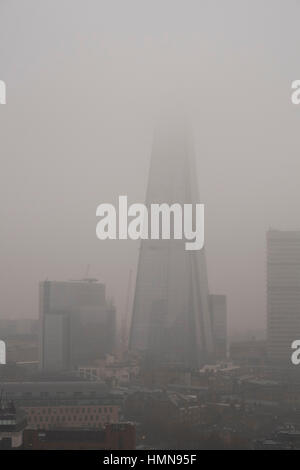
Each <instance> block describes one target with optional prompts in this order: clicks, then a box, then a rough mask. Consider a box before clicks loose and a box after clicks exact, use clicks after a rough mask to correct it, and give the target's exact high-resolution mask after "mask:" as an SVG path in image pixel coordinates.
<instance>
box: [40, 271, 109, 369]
mask: <svg viewBox="0 0 300 470" xmlns="http://www.w3.org/2000/svg"><path fill="white" fill-rule="evenodd" d="M115 328H116V312H115V309H114V307H113V306H112V305H111V304H109V303H108V301H107V299H106V294H105V285H104V284H100V283H98V282H97V281H96V280H94V279H86V280H81V281H70V282H55V281H53V282H52V281H51V282H50V281H45V282H42V283H40V335H39V360H40V367H41V369H43V370H45V371H62V370H69V369H73V368H75V367H77V366H78V364H82V363H89V362H91V361H93V360H95V359H99V358H100V357H103V356H104V355H105V354H107V353H111V352H113V351H114V346H115Z"/></svg>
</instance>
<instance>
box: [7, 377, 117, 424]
mask: <svg viewBox="0 0 300 470" xmlns="http://www.w3.org/2000/svg"><path fill="white" fill-rule="evenodd" d="M2 389H3V391H4V392H5V393H6V394H7V395H8V396H9V397H12V398H13V400H14V403H15V404H16V406H17V407H18V409H19V410H20V411H22V412H23V413H25V415H26V419H27V426H26V428H27V429H36V430H39V429H43V430H46V429H49V430H51V429H82V428H90V429H92V428H97V429H99V428H103V427H104V426H105V425H106V424H108V423H118V422H119V420H120V404H121V401H122V397H119V396H118V395H116V394H114V393H111V392H110V391H109V389H108V388H107V387H106V386H105V384H103V383H99V382H97V383H96V382H79V381H78V382H77V381H74V382H63V381H62V382H2Z"/></svg>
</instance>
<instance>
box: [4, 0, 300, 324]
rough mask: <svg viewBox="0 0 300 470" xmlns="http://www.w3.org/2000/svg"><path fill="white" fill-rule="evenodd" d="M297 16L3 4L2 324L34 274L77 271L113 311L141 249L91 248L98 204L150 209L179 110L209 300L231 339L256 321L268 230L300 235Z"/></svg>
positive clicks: (12, 0)
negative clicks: (193, 162)
mask: <svg viewBox="0 0 300 470" xmlns="http://www.w3.org/2000/svg"><path fill="white" fill-rule="evenodd" d="M299 17H300V5H299V2H297V1H294V0H289V1H288V2H282V1H281V0H265V1H263V2H261V1H259V0H254V1H253V0H252V1H250V0H249V1H245V0H227V1H226V2H224V1H222V0H219V1H212V0H206V1H199V0H195V1H194V0H188V1H183V0H181V1H178V0H152V1H143V0H127V1H123V0H119V1H116V0H107V1H100V0H88V1H83V0H52V1H51V2H40V1H39V0H27V1H26V2H24V1H16V0H1V1H0V79H1V80H5V82H6V85H7V104H6V105H5V106H2V105H1V106H0V155H1V172H0V211H1V229H0V233H1V235H0V252H1V253H0V254H1V256H0V269H1V282H0V317H11V318H16V317H36V316H37V312H38V281H40V280H44V279H46V278H48V279H49V280H66V279H79V278H82V277H85V276H86V274H88V275H89V276H92V277H97V278H99V280H100V281H103V282H104V283H105V284H107V288H108V292H109V293H110V295H111V296H112V297H113V298H114V300H115V303H116V305H117V309H118V314H119V317H121V316H122V314H123V312H124V309H125V303H126V292H127V282H128V274H129V270H130V269H133V272H134V273H136V263H137V255H138V248H139V242H138V241H129V240H128V241H127V240H124V241H100V240H98V239H97V238H96V233H95V228H96V223H97V219H96V215H95V214H96V207H97V205H98V204H100V203H102V202H112V203H116V202H117V199H118V196H119V195H127V196H128V200H129V202H143V201H144V198H145V192H146V183H147V176H148V169H149V162H150V155H151V145H152V137H153V130H154V128H155V124H156V119H157V116H158V114H159V112H160V110H161V107H163V106H165V105H167V106H168V104H172V105H173V104H174V103H175V105H178V107H180V108H184V110H185V113H186V114H187V115H188V116H189V122H190V123H191V126H192V130H193V134H194V142H195V148H196V155H197V167H198V180H199V190H200V201H199V202H201V203H203V204H204V205H205V245H206V250H207V262H208V275H209V286H210V291H211V292H214V293H224V294H226V295H227V296H228V312H229V328H230V331H231V333H234V332H236V331H242V330H246V329H255V330H257V329H261V328H264V327H265V321H266V307H265V286H266V280H265V275H266V268H265V262H266V260H265V251H266V250H265V239H266V231H267V229H268V228H269V227H272V228H278V229H298V230H299V229H300V216H299V199H300V185H299V174H300V163H299V150H300V145H299V126H300V106H299V107H297V106H295V105H293V104H292V103H291V99H290V95H291V82H292V81H293V80H295V79H297V78H300V63H299V44H300V29H299ZM88 265H90V267H89V269H87V266H88ZM131 295H133V292H132V293H131Z"/></svg>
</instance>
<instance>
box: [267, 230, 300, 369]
mask: <svg viewBox="0 0 300 470" xmlns="http://www.w3.org/2000/svg"><path fill="white" fill-rule="evenodd" d="M267 325H268V327H267V342H268V358H269V360H270V361H271V362H272V363H276V364H277V365H282V366H285V367H286V366H290V365H291V352H292V350H291V344H292V342H293V341H294V340H295V339H300V231H297V232H295V231H278V230H270V231H268V233H267Z"/></svg>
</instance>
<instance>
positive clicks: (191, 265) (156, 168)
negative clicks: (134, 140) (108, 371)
mask: <svg viewBox="0 0 300 470" xmlns="http://www.w3.org/2000/svg"><path fill="white" fill-rule="evenodd" d="M199 202H200V201H199V197H198V189H197V180H196V171H195V162H194V152H193V148H192V146H191V140H190V138H189V136H188V131H187V129H186V126H185V125H184V124H182V123H181V122H180V120H176V122H175V123H174V122H172V124H170V123H169V122H166V121H164V122H163V123H162V124H161V125H160V127H159V129H158V130H157V131H156V132H155V136H154V143H153V150H152V157H151V164H150V171H149V179H148V188H147V195H146V205H147V206H148V207H149V206H150V204H153V203H161V204H162V203H167V204H170V205H171V204H173V203H179V204H181V205H183V204H196V203H199ZM130 349H132V350H136V351H142V352H144V353H146V354H147V355H149V356H150V357H155V358H157V359H159V360H161V361H163V362H169V363H177V364H182V365H185V366H188V367H199V366H200V365H201V364H203V362H204V361H205V360H206V359H207V358H208V357H209V356H210V355H211V354H212V352H213V341H212V325H211V316H210V312H209V291H208V281H207V272H206V261H205V252H204V249H202V250H200V251H190V252H189V251H186V250H185V241H184V240H177V239H172V237H171V239H170V240H142V242H141V248H140V254H139V261H138V271H137V279H136V289H135V298H134V305H133V314H132V324H131V334H130Z"/></svg>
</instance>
